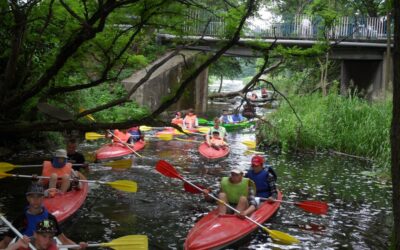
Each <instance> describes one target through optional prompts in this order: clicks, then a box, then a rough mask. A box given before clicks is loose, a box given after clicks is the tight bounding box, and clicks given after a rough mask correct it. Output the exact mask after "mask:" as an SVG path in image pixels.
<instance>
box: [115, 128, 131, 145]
mask: <svg viewBox="0 0 400 250" xmlns="http://www.w3.org/2000/svg"><path fill="white" fill-rule="evenodd" d="M117 137H118V138H119V140H118V138H117ZM130 137H131V134H130V133H128V132H126V133H124V132H122V131H119V130H118V129H116V130H114V137H113V142H119V143H121V142H125V143H126V142H128V140H129V138H130ZM120 140H121V141H120Z"/></svg>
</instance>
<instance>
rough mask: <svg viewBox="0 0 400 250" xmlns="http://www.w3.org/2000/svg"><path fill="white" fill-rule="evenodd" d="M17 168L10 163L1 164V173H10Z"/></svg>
mask: <svg viewBox="0 0 400 250" xmlns="http://www.w3.org/2000/svg"><path fill="white" fill-rule="evenodd" d="M16 167H17V166H15V165H13V164H11V163H8V162H0V172H8V171H11V170H13V169H14V168H16Z"/></svg>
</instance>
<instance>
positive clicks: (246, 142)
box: [241, 141, 256, 148]
mask: <svg viewBox="0 0 400 250" xmlns="http://www.w3.org/2000/svg"><path fill="white" fill-rule="evenodd" d="M241 143H242V144H244V145H246V146H247V147H248V148H256V142H255V141H241Z"/></svg>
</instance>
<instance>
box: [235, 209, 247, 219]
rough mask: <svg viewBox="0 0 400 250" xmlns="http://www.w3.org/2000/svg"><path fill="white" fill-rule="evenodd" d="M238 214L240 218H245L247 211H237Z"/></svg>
mask: <svg viewBox="0 0 400 250" xmlns="http://www.w3.org/2000/svg"><path fill="white" fill-rule="evenodd" d="M236 216H237V217H239V219H242V220H243V219H244V218H245V217H246V212H245V211H242V212H240V213H237V214H236Z"/></svg>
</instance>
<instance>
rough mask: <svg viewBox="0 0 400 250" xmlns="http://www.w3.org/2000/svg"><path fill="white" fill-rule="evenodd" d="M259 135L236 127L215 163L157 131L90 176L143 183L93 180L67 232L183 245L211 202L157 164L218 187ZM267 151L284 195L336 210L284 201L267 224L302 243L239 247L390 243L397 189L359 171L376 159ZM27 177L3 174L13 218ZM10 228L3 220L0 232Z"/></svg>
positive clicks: (245, 163) (2, 192)
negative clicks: (127, 160)
mask: <svg viewBox="0 0 400 250" xmlns="http://www.w3.org/2000/svg"><path fill="white" fill-rule="evenodd" d="M253 138H254V133H252V132H249V131H247V133H231V134H230V135H229V139H230V140H231V141H232V140H236V141H235V142H233V141H232V146H233V148H232V151H231V154H230V155H229V157H228V158H227V159H225V160H223V161H220V162H216V163H209V162H207V161H205V160H204V159H203V158H201V157H200V156H199V153H198V152H197V147H198V143H193V142H181V141H176V140H172V141H156V140H155V139H154V138H152V139H151V140H150V141H148V143H147V145H146V148H145V149H144V151H142V152H141V154H142V155H143V156H144V158H142V159H138V158H137V157H136V158H134V166H133V168H131V169H129V170H126V171H113V170H111V169H110V168H108V167H101V166H95V167H92V168H91V171H90V173H89V174H88V176H87V177H88V179H93V180H102V181H113V180H121V179H127V180H133V181H135V182H137V183H138V186H139V190H138V192H137V193H135V194H131V193H123V192H119V191H117V190H115V189H112V188H110V187H108V186H101V185H91V186H90V192H89V197H88V198H87V200H86V202H85V204H84V206H83V207H82V208H81V209H80V210H79V211H78V212H77V213H76V214H75V215H74V216H73V217H71V219H69V220H68V221H67V222H66V223H65V224H64V225H63V228H64V231H65V232H66V234H67V235H68V236H69V237H71V238H72V239H74V240H76V241H80V240H83V241H91V242H98V241H102V242H106V241H109V240H112V239H115V238H117V237H120V236H123V235H128V234H146V235H147V236H148V237H149V240H150V249H182V246H183V243H184V241H185V238H186V235H187V233H188V231H189V230H190V229H191V228H192V227H193V225H194V223H195V222H196V221H197V220H198V219H199V218H200V217H201V216H202V215H204V214H205V213H207V211H209V210H210V209H212V208H213V205H210V204H208V203H205V202H204V201H203V200H202V196H198V195H194V194H190V193H185V192H184V191H183V183H182V182H181V181H179V180H176V179H169V178H167V177H165V176H163V175H161V174H159V173H158V172H157V171H155V170H154V166H155V163H156V162H157V161H158V160H159V159H164V160H166V161H168V162H170V163H171V164H172V165H173V166H175V167H176V169H177V170H178V171H179V172H180V173H181V174H182V175H183V176H184V177H186V178H187V179H189V180H191V181H195V182H197V183H201V184H203V185H206V186H214V187H217V186H218V179H219V178H220V177H222V176H225V175H228V173H229V169H230V168H231V167H233V166H238V167H240V168H242V169H247V168H248V167H249V165H250V164H249V162H250V158H251V156H252V155H251V154H247V153H246V147H245V146H244V145H242V144H241V143H240V141H243V140H248V139H253ZM193 139H196V138H193ZM197 139H198V140H200V138H197ZM97 147H98V145H97V144H95V143H92V142H91V143H90V144H89V143H87V144H82V145H81V149H82V150H83V151H85V152H87V153H90V152H93V151H94V150H95V149H96V148H97ZM266 153H267V156H268V161H269V162H270V163H271V164H272V165H273V166H274V167H275V170H276V171H277V173H278V184H279V188H280V189H281V190H282V192H283V193H284V197H285V199H286V200H293V201H299V200H324V201H327V202H328V203H329V209H330V210H329V212H328V214H327V215H326V216H316V215H313V214H309V213H306V212H304V211H303V210H301V209H299V208H297V207H295V206H293V205H290V204H282V206H281V209H280V210H279V212H278V213H277V215H276V216H275V217H274V218H273V219H272V220H270V221H268V222H267V223H265V225H266V226H267V227H268V228H270V229H275V230H279V231H282V232H286V233H288V234H290V235H292V236H295V237H297V238H298V239H300V240H301V243H300V244H299V245H294V246H280V245H277V244H274V243H272V242H271V241H270V239H269V238H268V237H267V235H266V234H265V233H264V232H263V231H261V230H258V231H256V232H255V233H253V234H252V235H251V236H250V237H249V238H248V239H247V240H246V241H244V242H242V243H241V244H240V245H239V246H236V248H240V249H387V247H388V244H389V235H390V233H391V231H390V230H391V224H392V221H391V220H392V215H391V192H390V187H389V186H387V185H385V184H384V183H383V184H382V182H380V181H378V180H377V179H375V178H371V177H367V176H364V175H361V174H360V173H361V172H362V171H365V170H371V168H372V166H371V164H370V163H368V162H365V161H358V160H354V159H349V158H343V157H337V156H330V155H325V154H318V155H285V154H281V155H279V154H274V153H273V152H266ZM1 161H8V162H10V161H11V160H10V159H1ZM15 161H16V160H13V161H12V162H15ZM30 163H33V162H30ZM38 171H39V170H38ZM16 172H26V171H21V170H18V171H16ZM33 172H35V170H34V169H31V170H29V173H33ZM28 183H29V181H26V180H22V179H14V178H6V179H1V180H0V211H1V212H4V213H5V214H6V216H7V217H8V218H9V219H13V218H14V217H15V216H17V214H18V213H19V211H21V210H22V207H23V205H24V191H25V189H26V186H27V184H28ZM310 224H318V225H320V226H321V227H323V228H324V229H325V230H322V231H311V230H305V229H302V228H301V227H303V226H305V225H310ZM5 230H6V227H5V226H4V225H0V231H5Z"/></svg>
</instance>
